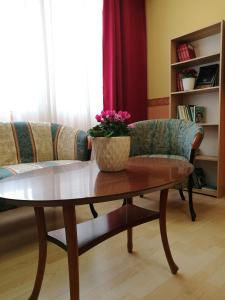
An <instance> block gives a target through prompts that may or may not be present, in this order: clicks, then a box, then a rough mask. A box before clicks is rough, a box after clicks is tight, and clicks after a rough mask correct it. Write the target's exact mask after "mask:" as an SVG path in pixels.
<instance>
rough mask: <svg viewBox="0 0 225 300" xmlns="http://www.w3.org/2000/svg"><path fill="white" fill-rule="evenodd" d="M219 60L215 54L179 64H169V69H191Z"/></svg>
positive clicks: (218, 54) (218, 55) (217, 54)
mask: <svg viewBox="0 0 225 300" xmlns="http://www.w3.org/2000/svg"><path fill="white" fill-rule="evenodd" d="M219 60H220V53H215V54H210V55H205V56H200V57H196V58H192V59H189V60H185V61H179V62H176V63H173V64H171V67H172V68H177V69H181V68H182V69H183V68H187V67H193V66H198V65H203V64H207V63H212V62H216V61H219Z"/></svg>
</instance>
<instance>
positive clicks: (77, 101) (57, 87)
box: [0, 0, 103, 130]
mask: <svg viewBox="0 0 225 300" xmlns="http://www.w3.org/2000/svg"><path fill="white" fill-rule="evenodd" d="M102 2H103V1H102V0H94V1H93V0H82V1H81V0H0V121H8V120H13V121H20V120H21V121H26V120H33V121H52V122H59V123H63V124H67V125H71V126H74V127H78V128H82V129H84V130H86V129H88V128H89V127H90V126H92V125H93V124H94V123H95V121H94V116H95V115H96V114H97V113H98V112H99V111H100V110H101V109H102V106H103V100H102Z"/></svg>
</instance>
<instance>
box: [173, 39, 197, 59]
mask: <svg viewBox="0 0 225 300" xmlns="http://www.w3.org/2000/svg"><path fill="white" fill-rule="evenodd" d="M177 56H178V60H179V61H184V60H189V59H192V58H195V57H196V55H195V49H194V47H193V46H192V45H191V44H188V43H184V44H180V45H178V46H177Z"/></svg>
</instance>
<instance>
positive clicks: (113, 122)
mask: <svg viewBox="0 0 225 300" xmlns="http://www.w3.org/2000/svg"><path fill="white" fill-rule="evenodd" d="M130 117H131V115H130V114H129V113H128V112H127V111H118V112H116V111H115V110H106V111H102V112H101V114H100V115H96V116H95V119H96V120H97V121H98V122H99V123H100V124H99V125H96V126H94V127H93V128H91V129H89V131H88V134H89V135H90V136H92V137H99V136H105V137H113V136H127V135H129V131H130V128H132V125H127V120H128V119H129V118H130Z"/></svg>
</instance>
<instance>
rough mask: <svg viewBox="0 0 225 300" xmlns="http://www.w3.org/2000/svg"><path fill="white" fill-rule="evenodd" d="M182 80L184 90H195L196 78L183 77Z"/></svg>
mask: <svg viewBox="0 0 225 300" xmlns="http://www.w3.org/2000/svg"><path fill="white" fill-rule="evenodd" d="M182 82H183V88H184V91H190V90H193V89H194V87H195V78H183V79H182Z"/></svg>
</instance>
